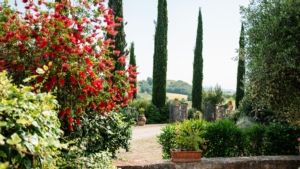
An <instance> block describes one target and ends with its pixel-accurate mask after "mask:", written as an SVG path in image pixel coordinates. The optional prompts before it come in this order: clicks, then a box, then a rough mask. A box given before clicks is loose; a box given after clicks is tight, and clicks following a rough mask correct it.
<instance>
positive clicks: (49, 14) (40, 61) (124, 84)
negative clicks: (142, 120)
mask: <svg viewBox="0 0 300 169" xmlns="http://www.w3.org/2000/svg"><path fill="white" fill-rule="evenodd" d="M102 1H103V0H81V1H79V2H80V3H79V2H77V3H74V4H72V3H71V2H74V1H69V0H63V1H62V3H58V2H45V1H43V0H39V1H38V4H35V3H34V2H33V1H23V2H24V3H25V10H24V11H25V12H20V11H16V12H12V10H9V9H7V8H3V7H1V8H0V10H1V12H2V13H3V14H4V15H5V16H6V18H7V22H2V23H1V27H2V29H3V30H2V31H3V33H2V35H1V36H0V71H1V70H7V71H8V72H9V74H10V75H11V76H12V77H13V80H14V81H13V82H14V83H16V84H25V83H26V85H32V86H33V87H34V91H35V92H36V93H40V92H53V93H54V95H56V97H57V100H58V102H59V104H60V105H61V107H60V109H59V112H60V113H59V117H60V118H62V119H64V120H62V121H63V122H65V124H66V125H65V126H67V127H68V128H69V130H73V129H74V125H80V124H81V121H80V115H81V114H82V113H99V114H103V115H105V112H111V111H112V110H115V109H119V106H124V105H126V104H127V103H128V100H129V99H132V97H133V91H135V90H136V89H135V88H134V86H133V85H130V83H129V82H130V81H135V80H136V78H135V77H136V71H135V67H133V66H131V65H130V66H128V68H127V69H126V70H125V71H123V70H119V71H116V72H112V70H113V68H114V65H115V62H114V61H113V59H112V58H110V57H109V56H108V54H110V53H111V52H113V53H114V54H115V55H117V56H118V54H119V53H120V52H119V51H109V48H113V45H111V43H112V42H113V40H111V39H106V38H105V35H106V34H112V35H116V34H117V32H116V31H115V30H114V27H116V26H118V25H119V23H118V22H115V21H114V19H113V18H114V17H113V15H112V13H113V11H112V10H111V9H106V7H105V6H104V4H103V2H102ZM45 7H46V8H45ZM42 9H47V10H42ZM119 62H120V63H122V64H126V63H125V56H120V59H119ZM26 77H31V80H29V81H23V79H25V78H26ZM112 77H114V80H113V81H112V80H111V79H112ZM64 130H66V128H64Z"/></svg>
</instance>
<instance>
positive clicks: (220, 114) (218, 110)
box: [214, 104, 225, 120]
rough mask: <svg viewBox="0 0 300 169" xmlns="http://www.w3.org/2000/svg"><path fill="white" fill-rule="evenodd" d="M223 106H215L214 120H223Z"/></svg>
mask: <svg viewBox="0 0 300 169" xmlns="http://www.w3.org/2000/svg"><path fill="white" fill-rule="evenodd" d="M224 111H225V109H224V105H222V104H217V105H216V113H215V118H214V119H215V120H218V119H223V114H224Z"/></svg>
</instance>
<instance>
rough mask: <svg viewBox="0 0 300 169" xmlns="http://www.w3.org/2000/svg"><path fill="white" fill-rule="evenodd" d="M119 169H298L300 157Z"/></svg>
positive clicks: (124, 168)
mask: <svg viewBox="0 0 300 169" xmlns="http://www.w3.org/2000/svg"><path fill="white" fill-rule="evenodd" d="M118 167H119V168H122V169H298V167H300V156H257V157H234V158H202V161H201V162H198V163H173V162H171V161H169V160H166V161H161V162H157V163H153V164H147V165H137V166H118Z"/></svg>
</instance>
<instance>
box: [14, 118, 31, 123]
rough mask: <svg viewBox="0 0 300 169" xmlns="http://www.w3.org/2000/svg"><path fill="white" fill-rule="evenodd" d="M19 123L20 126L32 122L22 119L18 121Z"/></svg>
mask: <svg viewBox="0 0 300 169" xmlns="http://www.w3.org/2000/svg"><path fill="white" fill-rule="evenodd" d="M17 123H20V124H30V121H29V120H26V119H24V118H22V119H18V120H17Z"/></svg>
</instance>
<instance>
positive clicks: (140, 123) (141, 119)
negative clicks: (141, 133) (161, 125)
mask: <svg viewBox="0 0 300 169" xmlns="http://www.w3.org/2000/svg"><path fill="white" fill-rule="evenodd" d="M146 121H147V119H146V117H145V115H139V116H138V123H137V125H138V126H144V125H145V124H146Z"/></svg>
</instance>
